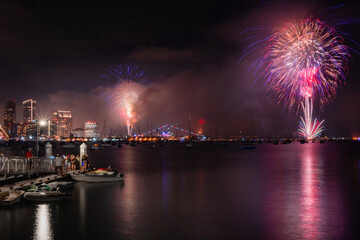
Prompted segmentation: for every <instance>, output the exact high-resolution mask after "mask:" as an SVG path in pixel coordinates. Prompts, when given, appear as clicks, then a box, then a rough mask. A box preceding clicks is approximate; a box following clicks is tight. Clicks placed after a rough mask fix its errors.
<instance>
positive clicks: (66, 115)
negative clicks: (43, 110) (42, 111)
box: [53, 110, 72, 137]
mask: <svg viewBox="0 0 360 240" xmlns="http://www.w3.org/2000/svg"><path fill="white" fill-rule="evenodd" d="M53 116H56V119H54V120H55V122H57V124H56V135H57V136H59V137H70V134H71V129H72V116H71V112H70V111H62V110H58V111H57V114H53Z"/></svg>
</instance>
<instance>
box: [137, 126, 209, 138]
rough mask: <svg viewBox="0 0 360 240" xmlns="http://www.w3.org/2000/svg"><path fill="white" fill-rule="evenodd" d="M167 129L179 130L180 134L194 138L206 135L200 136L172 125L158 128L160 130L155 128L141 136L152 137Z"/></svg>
mask: <svg viewBox="0 0 360 240" xmlns="http://www.w3.org/2000/svg"><path fill="white" fill-rule="evenodd" d="M166 129H173V130H178V131H180V132H183V133H184V134H188V135H193V136H198V137H203V136H204V135H202V134H199V133H195V132H192V131H189V130H185V129H183V128H179V127H177V126H174V125H171V124H165V125H163V126H161V127H158V128H155V129H153V130H150V131H148V132H145V133H142V134H140V135H141V136H149V135H152V134H153V133H159V132H160V134H161V131H164V130H166Z"/></svg>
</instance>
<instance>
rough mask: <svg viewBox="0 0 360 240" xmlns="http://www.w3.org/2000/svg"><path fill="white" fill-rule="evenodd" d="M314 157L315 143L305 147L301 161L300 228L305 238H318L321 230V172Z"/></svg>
mask: <svg viewBox="0 0 360 240" xmlns="http://www.w3.org/2000/svg"><path fill="white" fill-rule="evenodd" d="M314 158H315V157H314V152H313V145H309V146H307V148H306V149H305V152H304V155H303V158H302V161H301V162H302V164H301V182H302V184H301V194H302V195H301V205H300V206H301V209H300V214H301V225H300V228H302V229H301V230H302V231H301V232H302V233H303V238H304V239H318V238H319V230H320V219H319V217H320V206H319V205H320V198H319V183H320V182H321V174H319V169H318V168H317V166H316V164H315V159H314ZM318 160H319V159H318Z"/></svg>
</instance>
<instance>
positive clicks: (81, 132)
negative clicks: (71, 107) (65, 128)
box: [71, 128, 84, 138]
mask: <svg viewBox="0 0 360 240" xmlns="http://www.w3.org/2000/svg"><path fill="white" fill-rule="evenodd" d="M71 133H72V134H73V136H74V137H76V138H82V137H84V129H82V128H75V129H73V130H72V131H71Z"/></svg>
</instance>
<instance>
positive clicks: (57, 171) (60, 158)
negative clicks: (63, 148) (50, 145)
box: [55, 154, 63, 176]
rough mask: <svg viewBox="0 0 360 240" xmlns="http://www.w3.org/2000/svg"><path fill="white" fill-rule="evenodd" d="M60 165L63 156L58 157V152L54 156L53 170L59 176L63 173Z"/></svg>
mask: <svg viewBox="0 0 360 240" xmlns="http://www.w3.org/2000/svg"><path fill="white" fill-rule="evenodd" d="M62 165H63V158H62V157H60V154H57V155H56V158H55V171H56V173H57V174H58V175H59V176H62V175H63V173H62Z"/></svg>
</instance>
